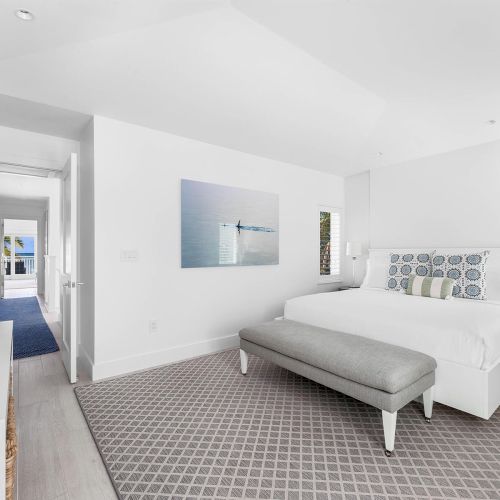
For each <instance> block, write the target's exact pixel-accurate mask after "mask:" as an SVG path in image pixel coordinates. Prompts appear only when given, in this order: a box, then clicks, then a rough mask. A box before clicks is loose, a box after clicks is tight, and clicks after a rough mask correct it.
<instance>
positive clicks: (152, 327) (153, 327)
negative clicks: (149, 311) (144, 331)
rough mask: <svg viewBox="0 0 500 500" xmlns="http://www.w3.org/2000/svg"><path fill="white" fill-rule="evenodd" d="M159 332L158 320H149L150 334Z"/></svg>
mask: <svg viewBox="0 0 500 500" xmlns="http://www.w3.org/2000/svg"><path fill="white" fill-rule="evenodd" d="M157 332H158V321H157V320H156V319H150V320H149V333H157Z"/></svg>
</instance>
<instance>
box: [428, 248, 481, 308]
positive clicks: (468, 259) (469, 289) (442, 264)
mask: <svg viewBox="0 0 500 500" xmlns="http://www.w3.org/2000/svg"><path fill="white" fill-rule="evenodd" d="M489 254H490V252H489V250H485V251H484V252H477V253H470V254H468V253H464V254H453V255H451V254H439V253H435V254H434V255H433V256H432V276H433V277H437V278H452V279H454V280H455V286H454V287H453V296H454V297H462V298H464V299H476V300H485V299H486V262H487V261H488V256H489Z"/></svg>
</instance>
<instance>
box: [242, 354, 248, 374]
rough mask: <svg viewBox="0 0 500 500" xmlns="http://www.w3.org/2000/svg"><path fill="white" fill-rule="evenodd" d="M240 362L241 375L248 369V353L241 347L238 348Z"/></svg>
mask: <svg viewBox="0 0 500 500" xmlns="http://www.w3.org/2000/svg"><path fill="white" fill-rule="evenodd" d="M240 362H241V373H243V375H246V374H247V370H248V353H247V352H245V351H244V350H243V349H240Z"/></svg>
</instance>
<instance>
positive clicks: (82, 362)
mask: <svg viewBox="0 0 500 500" xmlns="http://www.w3.org/2000/svg"><path fill="white" fill-rule="evenodd" d="M77 371H78V373H84V374H85V375H86V378H87V377H88V378H89V379H90V380H93V378H92V377H93V374H94V363H93V362H92V360H91V359H90V356H89V353H88V352H87V351H86V350H85V348H84V347H83V345H82V344H78V360H77Z"/></svg>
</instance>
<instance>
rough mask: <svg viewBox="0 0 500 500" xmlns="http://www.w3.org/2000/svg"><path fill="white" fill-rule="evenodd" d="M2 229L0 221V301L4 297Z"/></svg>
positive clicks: (0, 221)
mask: <svg viewBox="0 0 500 500" xmlns="http://www.w3.org/2000/svg"><path fill="white" fill-rule="evenodd" d="M3 238H4V228H3V219H0V299H3V298H4V296H5V256H4V254H3V253H4V245H5V243H4V241H3Z"/></svg>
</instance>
